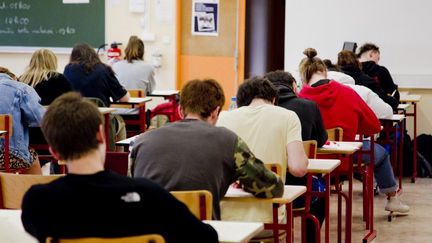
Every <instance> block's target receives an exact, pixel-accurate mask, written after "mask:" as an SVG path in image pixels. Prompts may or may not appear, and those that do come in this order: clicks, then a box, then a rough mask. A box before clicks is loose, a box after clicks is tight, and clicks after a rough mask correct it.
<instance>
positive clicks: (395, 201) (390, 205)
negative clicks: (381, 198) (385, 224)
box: [385, 196, 410, 213]
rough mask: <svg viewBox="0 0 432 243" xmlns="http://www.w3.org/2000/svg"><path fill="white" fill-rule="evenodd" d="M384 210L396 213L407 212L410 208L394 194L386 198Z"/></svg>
mask: <svg viewBox="0 0 432 243" xmlns="http://www.w3.org/2000/svg"><path fill="white" fill-rule="evenodd" d="M385 210H386V211H391V212H398V213H408V212H409V210H410V208H409V206H408V205H406V204H404V203H403V202H402V201H401V200H400V199H399V197H398V196H394V197H390V199H388V200H387V203H386V205H385Z"/></svg>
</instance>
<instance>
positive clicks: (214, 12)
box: [191, 0, 219, 36]
mask: <svg viewBox="0 0 432 243" xmlns="http://www.w3.org/2000/svg"><path fill="white" fill-rule="evenodd" d="M218 21H219V0H193V1H192V22H191V23H192V35H206V36H217V35H218V32H219V22H218Z"/></svg>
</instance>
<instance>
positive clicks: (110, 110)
mask: <svg viewBox="0 0 432 243" xmlns="http://www.w3.org/2000/svg"><path fill="white" fill-rule="evenodd" d="M98 109H99V112H100V113H102V115H105V114H109V113H113V112H114V111H116V110H117V109H116V108H108V107H99V108H98Z"/></svg>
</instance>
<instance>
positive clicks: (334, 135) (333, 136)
mask: <svg viewBox="0 0 432 243" xmlns="http://www.w3.org/2000/svg"><path fill="white" fill-rule="evenodd" d="M326 131H327V135H328V140H330V141H342V139H343V129H342V128H341V127H335V128H330V129H326Z"/></svg>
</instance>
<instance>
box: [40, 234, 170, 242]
mask: <svg viewBox="0 0 432 243" xmlns="http://www.w3.org/2000/svg"><path fill="white" fill-rule="evenodd" d="M118 242H121V243H165V240H164V238H163V237H162V236H161V235H157V234H149V235H138V236H128V237H118V238H96V237H91V238H77V239H54V238H51V237H48V239H47V240H46V243H118Z"/></svg>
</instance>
